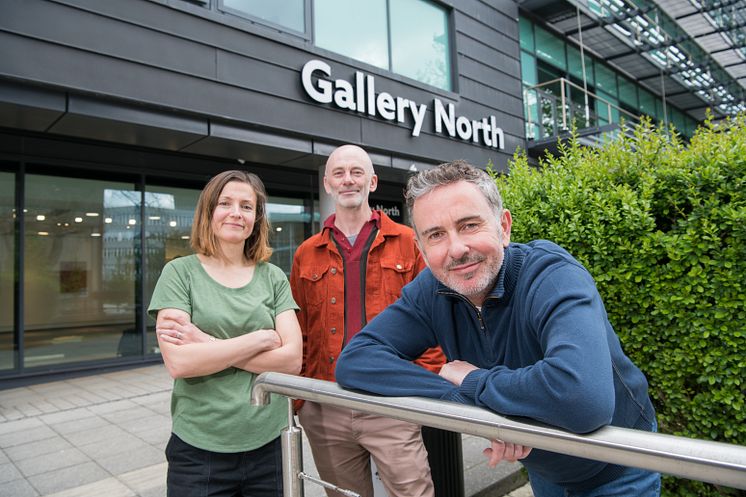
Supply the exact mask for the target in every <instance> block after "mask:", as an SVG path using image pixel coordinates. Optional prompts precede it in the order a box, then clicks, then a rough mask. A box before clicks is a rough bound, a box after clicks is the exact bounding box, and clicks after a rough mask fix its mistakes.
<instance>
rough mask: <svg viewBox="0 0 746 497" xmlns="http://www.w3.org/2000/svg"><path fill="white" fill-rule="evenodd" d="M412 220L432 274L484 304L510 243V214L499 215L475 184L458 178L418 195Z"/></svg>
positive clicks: (474, 302)
mask: <svg viewBox="0 0 746 497" xmlns="http://www.w3.org/2000/svg"><path fill="white" fill-rule="evenodd" d="M412 220H413V221H414V225H415V230H416V233H417V240H418V243H419V245H420V249H421V250H422V254H423V256H424V257H425V261H426V262H427V265H428V267H429V268H430V270H431V271H432V272H433V275H434V276H435V277H436V278H437V279H438V280H439V281H441V282H442V283H443V284H445V285H446V286H448V287H449V288H451V289H453V290H455V291H457V292H458V293H460V294H462V295H464V296H465V297H467V298H468V299H469V300H470V301H471V302H472V303H473V304H474V305H478V306H479V305H482V303H483V302H484V299H485V297H486V296H487V294H488V293H489V292H490V290H492V287H493V286H494V285H495V282H496V281H497V275H498V273H499V272H500V267H501V266H502V263H503V258H504V255H505V248H506V247H507V246H508V244H509V243H510V226H511V222H512V220H511V217H510V212H509V211H507V210H503V211H502V214H501V215H500V219H498V218H497V214H496V212H495V210H494V209H493V208H492V206H491V205H490V204H489V203H488V202H487V199H486V198H485V196H484V194H482V192H481V191H480V190H479V188H478V187H477V186H476V185H474V184H472V183H469V182H466V181H459V182H456V183H452V184H448V185H444V186H439V187H437V188H435V189H433V190H431V191H430V192H428V193H426V194H424V195H422V196H421V197H419V198H417V200H416V201H415V202H414V206H413V207H412Z"/></svg>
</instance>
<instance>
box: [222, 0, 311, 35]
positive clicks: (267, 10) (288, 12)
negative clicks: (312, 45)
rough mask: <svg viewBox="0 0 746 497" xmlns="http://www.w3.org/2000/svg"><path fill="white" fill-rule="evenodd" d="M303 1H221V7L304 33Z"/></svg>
mask: <svg viewBox="0 0 746 497" xmlns="http://www.w3.org/2000/svg"><path fill="white" fill-rule="evenodd" d="M304 3H305V0H272V1H271V2H267V1H264V0H223V6H224V7H226V8H228V9H233V10H237V11H240V12H243V13H245V14H248V15H250V16H253V17H258V18H260V19H264V20H265V21H269V22H271V23H273V24H277V25H279V26H284V27H286V28H289V29H292V30H294V31H300V32H301V33H302V32H305V30H306V29H305V12H304Z"/></svg>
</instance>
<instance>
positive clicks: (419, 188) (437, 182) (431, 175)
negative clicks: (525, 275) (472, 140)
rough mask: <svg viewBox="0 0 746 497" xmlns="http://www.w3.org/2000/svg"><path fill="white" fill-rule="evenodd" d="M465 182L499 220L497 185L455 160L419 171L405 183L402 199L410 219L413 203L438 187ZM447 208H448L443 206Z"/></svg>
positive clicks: (462, 161) (500, 203) (500, 206)
mask: <svg viewBox="0 0 746 497" xmlns="http://www.w3.org/2000/svg"><path fill="white" fill-rule="evenodd" d="M459 181H466V182H468V183H472V184H473V185H475V186H476V187H477V188H479V191H481V192H482V194H483V195H484V197H485V198H486V199H487V203H489V204H490V206H491V207H492V210H493V211H494V212H495V215H496V216H497V217H498V218H499V217H500V216H501V215H502V211H503V201H502V198H501V197H500V191H499V190H498V189H497V185H496V184H495V182H494V181H493V179H492V178H491V177H490V175H489V174H487V172H486V171H483V170H481V169H477V168H476V167H474V166H472V165H470V164H469V163H468V162H466V161H464V160H455V161H453V162H446V163H444V164H440V165H439V166H438V167H436V168H434V169H428V170H425V171H420V172H419V173H417V174H415V175H414V176H412V177H411V178H409V181H407V188H406V189H405V190H404V199H405V200H406V201H407V208H408V209H409V213H410V217H411V214H412V208H413V207H414V203H415V201H416V200H417V199H418V198H420V197H421V196H423V195H425V194H426V193H430V192H431V191H433V190H434V189H436V188H438V187H439V186H445V185H450V184H453V183H458V182H459ZM443 207H444V208H448V206H443Z"/></svg>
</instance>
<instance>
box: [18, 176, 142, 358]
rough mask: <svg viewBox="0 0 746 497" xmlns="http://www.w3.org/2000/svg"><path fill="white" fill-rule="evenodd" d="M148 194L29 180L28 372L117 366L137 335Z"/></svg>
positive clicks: (109, 185)
mask: <svg viewBox="0 0 746 497" xmlns="http://www.w3.org/2000/svg"><path fill="white" fill-rule="evenodd" d="M140 197H141V194H140V192H139V191H137V190H136V189H135V186H134V185H133V184H131V183H130V184H128V183H122V182H115V181H101V180H89V179H80V178H65V177H59V176H47V175H39V174H27V175H26V191H25V226H24V228H25V239H24V243H25V247H24V282H23V283H24V325H25V326H24V345H25V350H24V367H36V366H49V365H56V364H63V363H71V362H80V361H91V360H100V359H108V358H114V357H117V355H118V352H117V351H118V347H119V345H120V342H121V341H122V338H123V337H124V336H126V335H127V334H128V333H133V332H134V330H135V329H136V323H135V321H136V319H135V282H136V278H137V268H138V255H139V250H138V246H139V239H140V235H139V226H138V225H139V223H140Z"/></svg>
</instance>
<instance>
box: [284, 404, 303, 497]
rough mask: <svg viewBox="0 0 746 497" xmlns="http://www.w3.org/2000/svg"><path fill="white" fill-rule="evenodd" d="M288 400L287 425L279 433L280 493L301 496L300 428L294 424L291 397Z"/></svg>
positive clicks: (301, 455)
mask: <svg viewBox="0 0 746 497" xmlns="http://www.w3.org/2000/svg"><path fill="white" fill-rule="evenodd" d="M287 401H288V427H287V428H286V429H284V430H282V432H281V433H280V438H281V443H282V488H283V490H282V495H283V497H303V483H302V482H301V480H300V477H299V476H298V475H299V474H300V473H301V472H302V471H303V442H302V440H303V439H302V430H301V429H300V428H298V427H297V426H295V419H294V418H293V399H291V398H290V397H288V398H287Z"/></svg>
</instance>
